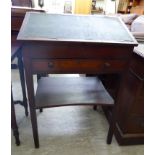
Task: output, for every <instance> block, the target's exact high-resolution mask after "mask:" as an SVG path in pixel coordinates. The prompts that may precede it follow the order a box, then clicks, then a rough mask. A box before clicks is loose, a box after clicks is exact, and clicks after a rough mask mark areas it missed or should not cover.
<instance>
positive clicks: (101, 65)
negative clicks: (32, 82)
mask: <svg viewBox="0 0 155 155" xmlns="http://www.w3.org/2000/svg"><path fill="white" fill-rule="evenodd" d="M126 65H127V63H126V61H123V60H82V59H79V60H77V59H76V60H73V59H52V60H51V59H49V60H47V59H33V61H32V71H33V73H44V72H46V73H104V72H106V73H107V72H121V71H123V70H124V69H125V68H126Z"/></svg>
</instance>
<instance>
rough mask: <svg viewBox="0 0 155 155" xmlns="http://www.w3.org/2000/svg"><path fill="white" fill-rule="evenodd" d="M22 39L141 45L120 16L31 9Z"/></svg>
mask: <svg viewBox="0 0 155 155" xmlns="http://www.w3.org/2000/svg"><path fill="white" fill-rule="evenodd" d="M17 39H18V40H24V41H26V40H31V41H32V40H33V41H69V42H95V43H114V44H115V43H116V44H131V45H137V42H136V40H135V39H134V37H133V36H132V34H131V33H130V32H129V30H128V29H127V27H126V26H125V25H124V23H123V22H122V21H121V19H119V18H118V17H109V16H95V15H66V14H65V15H64V14H46V13H36V12H27V13H26V16H25V19H24V22H23V24H22V27H21V29H20V32H19V34H18V38H17Z"/></svg>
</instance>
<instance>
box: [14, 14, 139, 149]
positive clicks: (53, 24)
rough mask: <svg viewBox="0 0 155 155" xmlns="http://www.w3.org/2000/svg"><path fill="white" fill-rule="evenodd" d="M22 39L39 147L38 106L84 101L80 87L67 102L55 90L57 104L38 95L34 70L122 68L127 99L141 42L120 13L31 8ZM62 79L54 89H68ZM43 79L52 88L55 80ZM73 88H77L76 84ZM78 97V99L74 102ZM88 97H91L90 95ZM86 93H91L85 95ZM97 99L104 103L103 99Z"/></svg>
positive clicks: (115, 70) (116, 70) (81, 71)
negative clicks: (129, 72)
mask: <svg viewBox="0 0 155 155" xmlns="http://www.w3.org/2000/svg"><path fill="white" fill-rule="evenodd" d="M17 39H18V40H20V41H22V42H23V49H22V52H23V59H24V65H25V74H26V82H27V91H28V99H29V105H30V112H31V122H32V128H33V136H34V142H35V146H36V147H39V140H38V130H37V120H36V111H35V109H37V108H47V107H52V106H64V105H79V104H80V103H79V102H78V97H77V96H76V95H75V94H76V93H75V94H73V96H72V95H71V96H68V97H67V98H65V99H64V100H63V101H64V103H61V105H60V104H59V103H58V102H59V101H58V100H59V99H60V100H61V97H63V95H60V96H58V97H57V98H56V97H55V95H53V96H52V97H51V98H53V100H54V101H53V102H54V103H53V105H51V103H50V102H51V100H50V101H49V102H48V101H45V102H46V103H47V104H46V103H43V102H40V101H41V98H40V99H39V100H38V99H37V97H35V94H34V87H33V74H41V73H46V74H50V73H51V74H53V73H59V74H62V73H63V74H64V73H79V74H108V73H118V74H120V75H121V80H120V86H119V89H118V95H117V99H116V101H115V103H116V107H117V104H119V102H121V98H120V93H121V89H122V87H123V79H124V76H125V74H126V70H127V68H128V66H129V61H130V57H131V54H132V51H133V48H134V46H136V45H137V42H136V40H135V39H134V38H133V36H132V35H131V34H130V32H129V31H128V29H127V28H126V27H125V25H124V24H123V22H122V21H121V20H120V19H119V18H117V17H107V16H94V15H93V16H92V15H84V16H83V15H59V14H42V13H34V12H33V13H32V12H29V13H26V16H25V19H24V21H23V24H22V27H21V29H20V32H19V34H18V38H17ZM47 81H48V80H47ZM55 82H56V80H55ZM55 82H53V83H55ZM61 82H62V81H60V83H57V85H56V86H55V87H54V89H53V91H55V92H57V91H58V88H57V86H58V85H59V86H60V90H62V91H63V88H64V86H63V83H62V84H61ZM42 83H44V84H45V85H46V88H47V89H46V88H45V89H44V91H47V90H48V88H50V86H49V85H48V84H47V83H46V82H44V80H42ZM66 83H69V82H68V81H67V82H64V84H66ZM71 83H73V84H76V82H74V80H71ZM88 83H89V82H88ZM60 84H61V85H60ZM71 85H72V84H70V85H69V87H68V89H69V88H72V86H71ZM52 86H53V85H52ZM61 86H62V87H61ZM72 90H74V89H73V88H72ZM55 92H54V93H55ZM43 93H44V92H43ZM61 93H62V92H61ZM36 96H37V95H36ZM42 97H44V100H46V98H47V97H46V95H44V96H42ZM74 97H75V100H74V101H75V102H76V103H72V99H73V98H74ZM86 98H87V99H88V100H90V96H89V95H88V96H86ZM80 99H81V98H80ZM84 99H85V97H83V98H82V99H81V100H82V101H83V100H84ZM68 100H70V103H68ZM89 102H90V103H91V101H88V104H90V103H89ZM93 103H96V105H98V104H100V100H97V101H94V102H93ZM85 104H87V103H85Z"/></svg>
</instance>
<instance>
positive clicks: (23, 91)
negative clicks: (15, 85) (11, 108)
mask: <svg viewBox="0 0 155 155" xmlns="http://www.w3.org/2000/svg"><path fill="white" fill-rule="evenodd" d="M18 67H19V75H20V82H21V88H22V94H23V105H24V108H25V115H26V116H28V105H27V98H26V88H25V77H24V66H23V61H22V53H21V52H19V54H18Z"/></svg>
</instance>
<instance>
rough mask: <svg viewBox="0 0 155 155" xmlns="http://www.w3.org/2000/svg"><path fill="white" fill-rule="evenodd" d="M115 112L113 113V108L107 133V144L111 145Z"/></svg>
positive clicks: (114, 125)
mask: <svg viewBox="0 0 155 155" xmlns="http://www.w3.org/2000/svg"><path fill="white" fill-rule="evenodd" d="M115 114H116V112H115V108H113V110H112V117H111V120H110V126H109V131H108V136H107V144H111V142H112V137H113V134H114V131H115V127H116V115H115Z"/></svg>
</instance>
